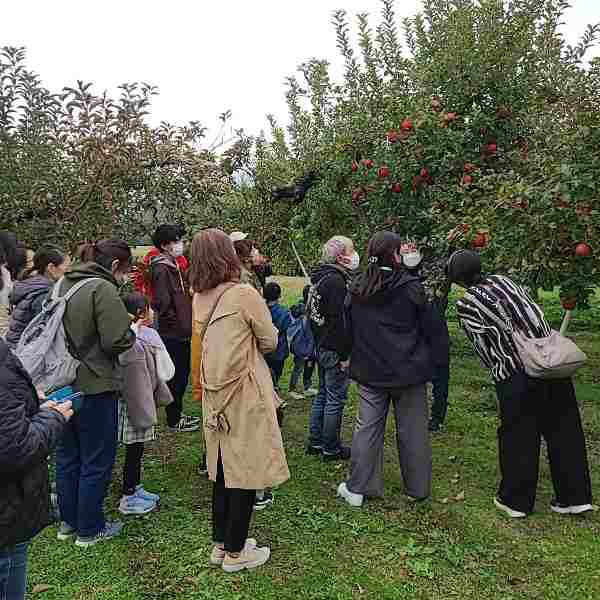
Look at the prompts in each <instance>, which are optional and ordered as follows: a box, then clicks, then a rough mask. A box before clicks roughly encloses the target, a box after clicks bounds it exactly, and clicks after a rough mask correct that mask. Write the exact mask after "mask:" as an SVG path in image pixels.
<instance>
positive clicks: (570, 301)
mask: <svg viewBox="0 0 600 600" xmlns="http://www.w3.org/2000/svg"><path fill="white" fill-rule="evenodd" d="M560 303H561V304H562V307H563V308H564V309H565V310H573V309H574V308H575V307H576V306H577V300H576V299H575V298H561V300H560Z"/></svg>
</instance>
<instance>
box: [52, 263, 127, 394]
mask: <svg viewBox="0 0 600 600" xmlns="http://www.w3.org/2000/svg"><path fill="white" fill-rule="evenodd" d="M90 277H97V278H99V279H100V281H95V282H93V283H88V284H87V285H85V286H84V287H83V288H81V290H79V291H78V292H77V293H76V294H75V295H74V296H73V297H72V298H71V299H70V300H69V302H68V304H67V308H66V310H65V316H64V319H63V323H64V326H65V332H66V334H67V340H68V344H69V351H70V352H71V354H72V355H73V356H74V357H75V358H77V359H78V360H80V361H81V365H79V369H78V370H77V379H76V380H75V383H74V386H75V387H76V389H78V390H80V391H82V392H84V393H85V394H102V393H104V392H115V391H118V390H119V389H120V378H119V372H118V363H117V359H118V357H119V355H120V354H122V353H123V352H125V351H126V350H129V348H131V347H132V346H133V344H134V342H135V334H134V333H133V331H131V329H130V325H131V319H130V317H129V315H128V313H127V309H126V308H125V305H124V304H123V301H122V300H121V298H120V296H119V292H118V289H117V288H118V284H117V281H116V280H115V278H114V277H113V275H112V273H111V272H110V271H109V270H108V269H105V268H104V267H102V266H100V265H98V264H97V263H83V264H79V265H76V266H75V267H73V268H72V269H71V270H70V271H68V272H67V274H66V275H65V278H64V281H63V283H62V284H61V285H60V289H59V295H60V296H63V295H64V294H66V292H67V291H68V290H70V289H71V288H72V287H73V286H74V285H75V284H76V283H77V282H78V281H81V280H82V279H88V278H90ZM57 285H58V284H57Z"/></svg>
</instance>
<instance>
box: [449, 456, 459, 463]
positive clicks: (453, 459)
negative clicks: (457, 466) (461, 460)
mask: <svg viewBox="0 0 600 600" xmlns="http://www.w3.org/2000/svg"><path fill="white" fill-rule="evenodd" d="M457 458H458V457H456V456H454V455H452V456H449V457H448V460H449V461H450V462H456V459H457Z"/></svg>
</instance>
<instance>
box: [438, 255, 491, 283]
mask: <svg viewBox="0 0 600 600" xmlns="http://www.w3.org/2000/svg"><path fill="white" fill-rule="evenodd" d="M446 274H447V276H448V279H449V280H450V281H451V282H452V283H456V284H457V285H459V286H460V287H463V288H470V287H471V286H473V285H476V284H478V283H479V282H480V281H481V280H482V278H483V277H482V275H481V258H480V256H479V254H477V252H473V251H472V250H457V251H456V252H453V253H452V255H451V256H450V258H449V259H448V262H447V263H446Z"/></svg>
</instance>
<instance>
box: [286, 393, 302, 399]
mask: <svg viewBox="0 0 600 600" xmlns="http://www.w3.org/2000/svg"><path fill="white" fill-rule="evenodd" d="M288 396H289V397H290V398H291V399H292V400H304V396H303V395H302V394H299V393H298V392H290V393H289V394H288Z"/></svg>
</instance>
